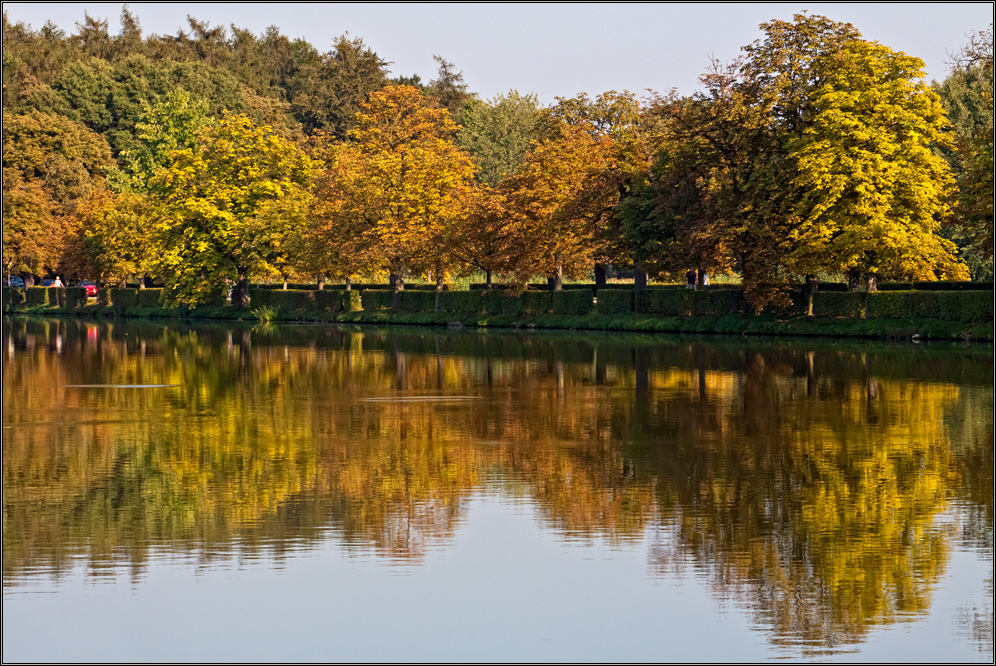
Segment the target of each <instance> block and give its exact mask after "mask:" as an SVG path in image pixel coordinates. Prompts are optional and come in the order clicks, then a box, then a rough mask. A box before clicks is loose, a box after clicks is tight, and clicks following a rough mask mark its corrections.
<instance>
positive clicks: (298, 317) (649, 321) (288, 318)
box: [4, 304, 994, 344]
mask: <svg viewBox="0 0 996 666" xmlns="http://www.w3.org/2000/svg"><path fill="white" fill-rule="evenodd" d="M4 315H27V316H32V315H34V316H71V317H86V318H96V319H108V318H110V319H149V320H151V319H171V320H178V319H184V320H188V319H189V320H216V321H259V322H273V323H308V324H323V323H324V324H354V325H357V324H358V325H363V324H369V325H377V326H384V325H398V326H437V327H451V328H499V329H510V330H516V329H552V330H573V331H597V332H635V333H674V334H699V335H740V336H786V337H808V338H812V337H817V338H855V339H878V340H883V339H884V340H914V341H915V340H924V341H926V340H947V341H958V342H978V343H986V344H992V342H993V332H994V327H993V322H991V321H990V322H977V323H967V322H957V321H950V320H946V319H930V318H923V319H888V318H871V319H854V318H843V317H837V318H830V317H805V316H797V317H788V318H781V319H780V318H777V317H775V316H773V315H757V316H745V315H742V314H727V315H695V316H660V315H654V314H637V313H629V314H599V313H596V312H592V313H588V314H580V315H565V314H536V315H523V314H470V313H459V312H399V311H392V310H374V311H364V310H355V311H351V312H340V313H333V312H329V311H307V310H306V311H295V312H286V313H277V315H276V316H273V315H272V314H271V315H270V316H259V315H258V314H256V313H254V312H253V310H237V309H235V308H233V307H231V306H230V305H225V306H215V307H202V308H198V309H197V310H194V311H189V312H183V311H178V310H167V309H164V308H147V307H127V308H122V307H115V306H103V305H99V304H88V305H85V306H83V307H75V308H72V307H66V306H51V305H48V306H46V305H36V306H27V304H21V305H19V306H12V307H9V308H5V310H4Z"/></svg>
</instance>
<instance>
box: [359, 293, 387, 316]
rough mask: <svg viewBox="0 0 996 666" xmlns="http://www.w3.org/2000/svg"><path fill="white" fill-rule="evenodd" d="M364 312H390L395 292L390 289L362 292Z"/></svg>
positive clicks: (361, 298) (361, 299)
mask: <svg viewBox="0 0 996 666" xmlns="http://www.w3.org/2000/svg"><path fill="white" fill-rule="evenodd" d="M360 301H361V303H363V309H364V310H368V311H369V310H390V309H391V305H392V304H393V302H394V291H392V290H390V289H364V290H363V291H362V292H360Z"/></svg>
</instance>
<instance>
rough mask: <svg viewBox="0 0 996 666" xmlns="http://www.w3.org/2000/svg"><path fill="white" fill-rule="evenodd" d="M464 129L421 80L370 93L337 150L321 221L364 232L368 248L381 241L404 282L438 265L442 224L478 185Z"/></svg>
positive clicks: (379, 247) (398, 285)
mask: <svg viewBox="0 0 996 666" xmlns="http://www.w3.org/2000/svg"><path fill="white" fill-rule="evenodd" d="M457 129H458V127H457V125H456V124H455V123H454V122H453V121H452V119H450V116H449V112H447V111H446V109H439V108H432V107H430V106H429V105H428V104H427V103H426V101H425V99H424V98H423V97H422V94H421V93H420V92H419V91H418V90H416V89H415V88H412V87H411V86H392V87H389V88H385V89H384V90H381V91H378V92H375V93H371V94H370V98H369V99H368V100H367V102H366V103H364V104H363V105H362V106H361V110H360V112H359V113H358V114H357V115H356V118H355V123H354V128H353V129H352V130H350V132H349V139H350V140H349V142H348V143H346V144H343V145H342V146H341V147H340V148H338V149H337V150H335V151H334V160H333V162H332V163H331V164H330V165H329V170H330V171H329V172H327V175H328V176H329V182H328V186H327V187H325V188H322V189H321V190H320V192H319V198H320V201H319V206H318V210H319V211H320V217H321V221H320V222H319V224H322V225H324V228H325V229H327V230H328V232H329V234H330V235H335V234H338V235H339V238H342V237H344V236H354V237H358V238H359V239H360V246H361V249H360V253H361V254H362V253H367V252H372V251H374V250H375V249H376V251H377V252H378V253H379V255H380V260H381V261H382V262H383V263H384V264H385V265H386V266H385V267H386V268H388V269H389V270H390V271H391V273H392V274H393V275H394V276H396V280H395V289H396V290H401V289H404V280H403V276H404V274H405V273H411V272H415V273H419V272H424V271H426V270H433V269H435V270H436V271H437V272H438V270H439V266H437V265H436V264H438V259H439V256H440V248H439V247H438V241H439V237H440V234H441V231H442V229H443V228H444V227H445V225H447V224H452V223H454V221H455V220H457V219H458V217H459V214H460V204H459V201H460V198H461V196H462V195H463V193H464V192H465V191H466V190H467V189H468V188H469V187H471V185H472V182H473V175H474V167H473V164H472V162H471V160H470V156H469V155H468V154H467V153H466V152H464V151H462V150H460V149H459V148H457V147H456V146H455V145H454V143H453V135H454V134H455V133H456V131H457Z"/></svg>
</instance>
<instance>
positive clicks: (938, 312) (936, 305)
mask: <svg viewBox="0 0 996 666" xmlns="http://www.w3.org/2000/svg"><path fill="white" fill-rule="evenodd" d="M865 296H866V298H867V300H866V304H867V305H866V316H867V317H868V318H869V319H944V320H947V321H960V322H986V321H992V320H993V294H992V292H988V291H968V290H966V291H955V290H950V291H932V292H931V291H885V292H882V291H878V292H872V293H869V294H865Z"/></svg>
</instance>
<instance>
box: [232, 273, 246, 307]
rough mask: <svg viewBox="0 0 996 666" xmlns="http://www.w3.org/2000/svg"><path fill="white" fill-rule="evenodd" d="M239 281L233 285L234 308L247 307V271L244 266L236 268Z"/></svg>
mask: <svg viewBox="0 0 996 666" xmlns="http://www.w3.org/2000/svg"><path fill="white" fill-rule="evenodd" d="M236 270H238V272H239V281H238V283H237V284H236V285H235V307H237V308H247V307H249V269H247V268H245V267H244V266H239V267H237V269H236Z"/></svg>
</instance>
